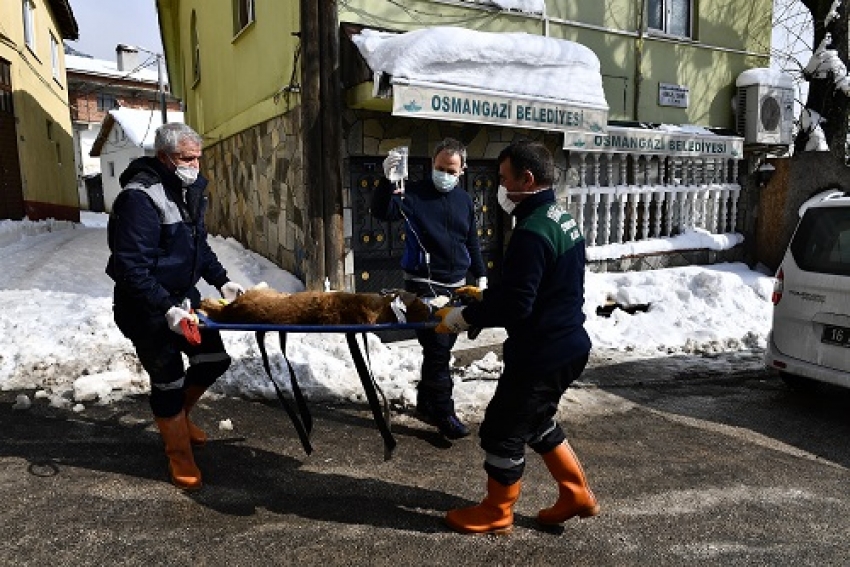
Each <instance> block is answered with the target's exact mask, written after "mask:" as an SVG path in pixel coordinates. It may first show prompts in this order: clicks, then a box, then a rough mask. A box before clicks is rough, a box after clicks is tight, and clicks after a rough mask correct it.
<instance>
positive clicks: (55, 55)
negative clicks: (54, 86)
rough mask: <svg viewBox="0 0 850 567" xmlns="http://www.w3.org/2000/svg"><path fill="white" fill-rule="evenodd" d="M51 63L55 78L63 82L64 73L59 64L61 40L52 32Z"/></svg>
mask: <svg viewBox="0 0 850 567" xmlns="http://www.w3.org/2000/svg"><path fill="white" fill-rule="evenodd" d="M50 64H51V66H52V67H53V80H54V81H56V82H57V83H59V84H60V85H61V84H62V73H61V69H60V65H59V40H58V39H56V36H55V35H53V32H50Z"/></svg>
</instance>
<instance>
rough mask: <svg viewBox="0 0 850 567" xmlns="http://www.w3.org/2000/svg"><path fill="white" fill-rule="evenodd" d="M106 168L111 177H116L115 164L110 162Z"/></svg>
mask: <svg viewBox="0 0 850 567" xmlns="http://www.w3.org/2000/svg"><path fill="white" fill-rule="evenodd" d="M106 168H107V170H108V171H109V177H115V162H114V161H110V162H108V163H107V164H106Z"/></svg>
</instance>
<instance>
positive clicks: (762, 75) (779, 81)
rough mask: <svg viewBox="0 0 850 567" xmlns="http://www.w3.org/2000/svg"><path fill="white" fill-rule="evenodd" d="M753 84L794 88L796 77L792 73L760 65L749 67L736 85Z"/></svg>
mask: <svg viewBox="0 0 850 567" xmlns="http://www.w3.org/2000/svg"><path fill="white" fill-rule="evenodd" d="M751 85H767V86H771V87H780V88H784V89H793V88H794V79H793V78H792V77H791V75H788V74H787V73H783V72H782V71H778V70H777V69H770V68H767V67H758V68H755V69H747V70H746V71H744V72H743V73H741V74H740V75H738V79H737V80H736V81H735V86H736V87H749V86H751Z"/></svg>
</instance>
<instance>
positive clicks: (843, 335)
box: [820, 325, 850, 347]
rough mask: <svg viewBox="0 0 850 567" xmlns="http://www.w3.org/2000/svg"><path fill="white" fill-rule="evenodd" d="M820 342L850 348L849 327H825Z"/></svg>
mask: <svg viewBox="0 0 850 567" xmlns="http://www.w3.org/2000/svg"><path fill="white" fill-rule="evenodd" d="M820 342H822V343H827V344H830V345H838V346H843V347H850V329H848V328H847V327H836V326H834V325H824V326H823V334H822V335H821V337H820Z"/></svg>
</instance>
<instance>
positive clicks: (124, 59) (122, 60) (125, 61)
mask: <svg viewBox="0 0 850 567" xmlns="http://www.w3.org/2000/svg"><path fill="white" fill-rule="evenodd" d="M115 54H116V55H117V59H118V70H119V71H121V72H123V73H129V72H130V71H132V70H133V69H135V68H136V67H137V66H138V65H139V50H138V49H136V48H135V47H133V46H131V45H125V44H123V43H119V44H118V45H117V46H116V47H115Z"/></svg>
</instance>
